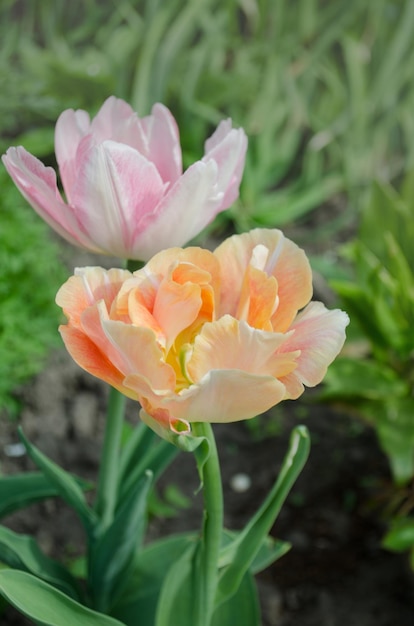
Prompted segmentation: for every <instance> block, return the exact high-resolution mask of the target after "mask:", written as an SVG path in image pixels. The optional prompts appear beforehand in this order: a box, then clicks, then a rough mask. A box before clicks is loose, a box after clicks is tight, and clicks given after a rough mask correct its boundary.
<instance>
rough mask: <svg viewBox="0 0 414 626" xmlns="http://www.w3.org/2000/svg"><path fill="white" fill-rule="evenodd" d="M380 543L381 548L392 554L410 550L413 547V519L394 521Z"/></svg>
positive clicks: (404, 518) (406, 518)
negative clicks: (390, 551)
mask: <svg viewBox="0 0 414 626" xmlns="http://www.w3.org/2000/svg"><path fill="white" fill-rule="evenodd" d="M381 543H382V546H383V548H386V549H387V550H392V551H393V552H405V551H406V550H411V549H412V548H413V547H414V519H413V518H412V517H403V518H401V519H398V518H397V519H395V520H394V521H393V523H392V524H391V528H390V529H389V531H388V532H387V533H386V535H385V537H383V539H382V542H381Z"/></svg>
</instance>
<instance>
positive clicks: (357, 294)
mask: <svg viewBox="0 0 414 626" xmlns="http://www.w3.org/2000/svg"><path fill="white" fill-rule="evenodd" d="M413 199H414V175H413V173H411V174H409V175H408V176H407V177H406V178H405V180H404V182H403V184H402V186H401V191H400V193H398V192H397V191H396V190H395V189H393V188H392V187H390V186H388V185H385V184H379V183H377V184H375V185H374V187H373V190H372V197H371V201H370V203H369V204H368V205H367V206H366V208H365V210H364V211H363V212H362V215H361V224H360V228H359V232H358V235H357V238H356V239H355V241H354V242H352V243H350V244H348V245H347V246H346V247H345V254H346V257H347V259H348V260H349V261H350V262H351V264H352V270H353V273H352V276H350V277H349V279H348V280H343V281H336V282H334V283H333V287H334V289H335V290H336V292H337V293H338V294H339V296H340V297H341V299H342V301H343V303H344V306H345V307H346V308H347V310H348V311H349V313H350V317H351V320H352V322H351V326H352V325H353V330H354V333H355V341H354V343H351V344H350V345H349V347H348V356H346V357H345V356H344V357H342V358H341V359H339V360H338V361H337V362H336V363H335V364H334V366H333V367H332V368H331V370H330V371H329V372H328V376H327V378H326V383H327V387H326V388H325V392H324V397H325V398H330V399H340V400H341V401H343V402H345V403H346V404H348V405H349V407H350V408H351V409H352V410H355V409H356V410H357V411H358V413H359V414H360V415H361V416H362V417H364V418H365V419H366V420H367V421H368V422H369V424H371V425H372V426H373V427H374V429H375V430H376V433H377V435H378V440H379V443H380V445H381V448H382V449H383V451H384V452H385V454H386V455H387V457H388V459H389V462H390V467H391V471H392V475H393V479H394V482H395V490H394V492H393V493H392V496H391V502H390V511H391V514H394V515H395V520H394V521H393V524H392V530H391V531H390V533H389V534H388V535H387V536H386V538H385V540H384V545H386V546H387V547H389V548H391V549H398V550H402V549H407V547H411V548H413V547H414V517H412V513H413V511H414V500H413V498H412V494H411V488H410V485H411V484H412V482H413V479H414V332H413V328H414V248H413V241H414V224H413ZM351 333H352V329H351ZM413 554H414V553H413ZM413 566H414V560H413Z"/></svg>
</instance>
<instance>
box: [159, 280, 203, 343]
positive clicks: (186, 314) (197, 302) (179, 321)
mask: <svg viewBox="0 0 414 626" xmlns="http://www.w3.org/2000/svg"><path fill="white" fill-rule="evenodd" d="M200 291H201V290H200V287H199V285H197V284H194V283H186V284H184V285H180V284H179V283H175V282H173V281H163V282H162V283H161V285H160V288H159V290H158V293H157V298H156V300H155V305H154V318H155V319H156V320H157V322H158V324H159V325H160V327H161V328H162V330H163V332H164V335H165V338H166V349H167V350H169V349H170V347H171V345H172V344H173V343H174V341H175V339H176V337H177V335H178V334H179V333H181V332H182V331H183V330H184V329H185V328H187V327H188V326H191V324H192V323H193V322H194V321H195V319H196V318H197V315H198V313H199V311H200V308H201V305H202V300H201V295H200Z"/></svg>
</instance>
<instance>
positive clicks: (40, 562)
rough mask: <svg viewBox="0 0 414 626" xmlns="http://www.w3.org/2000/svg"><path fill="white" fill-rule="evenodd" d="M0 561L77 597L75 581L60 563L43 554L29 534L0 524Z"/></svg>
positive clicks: (77, 590)
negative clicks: (22, 533) (20, 532)
mask: <svg viewBox="0 0 414 626" xmlns="http://www.w3.org/2000/svg"><path fill="white" fill-rule="evenodd" d="M0 561H1V562H2V563H5V564H6V565H8V566H9V567H12V568H13V569H19V570H23V571H26V572H28V573H30V574H34V575H35V576H36V577H37V578H41V579H42V580H45V581H46V582H48V583H50V584H51V585H53V586H54V587H57V588H58V589H60V590H61V591H63V592H64V593H66V595H68V596H71V597H72V598H75V599H79V592H80V590H79V587H78V584H77V581H76V580H75V578H73V576H71V575H70V573H69V572H68V570H67V569H66V568H64V567H63V566H62V565H60V563H58V562H57V561H54V560H53V559H50V558H48V557H47V556H46V555H44V554H43V552H42V551H41V549H40V548H39V546H38V544H37V543H36V541H35V540H34V539H33V538H32V537H30V536H29V535H19V534H17V533H15V532H13V531H12V530H9V529H8V528H6V527H5V526H0Z"/></svg>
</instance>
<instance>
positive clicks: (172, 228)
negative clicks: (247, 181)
mask: <svg viewBox="0 0 414 626" xmlns="http://www.w3.org/2000/svg"><path fill="white" fill-rule="evenodd" d="M246 147H247V139H246V135H245V133H244V131H243V130H242V129H239V130H236V129H233V128H232V125H231V121H230V120H226V121H222V122H221V123H220V124H219V126H218V128H217V129H216V131H215V132H214V134H213V135H212V136H211V137H210V139H208V140H207V141H206V144H205V154H204V157H203V158H202V159H201V160H200V161H197V162H196V163H194V164H193V165H191V166H190V167H189V168H188V169H187V170H186V171H185V172H184V173H183V171H182V163H181V148H180V144H179V135H178V128H177V125H176V122H175V120H174V118H173V116H172V115H171V113H170V111H169V110H168V109H167V108H166V107H165V106H163V105H162V104H155V105H154V107H153V109H152V113H151V115H149V116H148V117H144V118H142V119H140V118H139V117H138V116H137V115H136V114H135V113H134V111H133V110H132V108H131V107H130V106H129V105H128V104H127V103H126V102H124V101H123V100H119V99H117V98H115V97H110V98H108V100H106V102H105V103H104V104H103V106H102V107H101V109H100V111H99V112H98V114H97V115H96V117H95V118H94V119H93V120H92V121H90V119H89V115H88V114H87V113H86V111H81V110H79V111H73V110H72V109H70V110H67V111H64V112H63V113H62V114H61V116H60V117H59V119H58V121H57V123H56V130H55V151H56V160H57V163H58V166H59V173H60V179H61V182H62V186H63V189H64V192H65V196H66V202H65V201H64V200H63V198H62V196H61V194H60V192H59V190H58V187H57V182H56V174H55V172H54V170H53V169H52V168H50V167H45V166H44V165H43V164H42V163H41V162H40V161H39V160H38V159H36V158H35V157H34V156H32V155H31V154H29V153H28V152H27V151H26V150H25V149H24V148H23V147H17V148H9V149H8V150H7V153H6V154H5V155H3V162H4V165H5V166H6V169H7V171H8V172H9V174H10V176H11V177H12V179H13V181H14V182H15V184H16V185H17V187H18V188H19V190H20V192H21V193H22V194H23V196H24V197H25V198H26V200H27V201H28V202H29V203H30V204H31V206H32V207H33V208H34V209H35V211H37V213H38V214H39V215H40V216H41V217H42V218H43V219H44V220H45V221H46V222H47V223H48V224H49V225H50V226H51V227H52V228H54V229H55V230H56V231H57V232H58V233H59V234H60V235H61V236H62V237H64V238H65V239H66V240H67V241H69V242H70V243H72V244H75V245H77V246H80V247H82V248H86V249H87V250H90V251H92V252H97V253H101V254H109V255H113V256H117V257H121V258H127V259H137V260H141V261H146V260H148V259H149V258H151V257H152V256H153V255H154V254H155V253H156V252H159V251H160V250H163V249H165V248H168V247H170V246H182V245H184V244H185V243H187V242H188V241H189V240H190V239H192V238H193V237H195V236H196V235H197V234H198V233H199V232H200V231H201V230H202V229H203V228H204V227H205V226H206V225H207V224H208V223H209V222H211V221H212V220H213V218H214V217H215V216H216V215H217V213H219V212H220V211H223V210H224V209H227V208H228V207H229V206H230V205H231V204H232V203H233V202H234V201H235V200H236V198H237V197H238V193H239V184H240V180H241V176H242V172H243V167H244V159H245V153H246Z"/></svg>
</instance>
